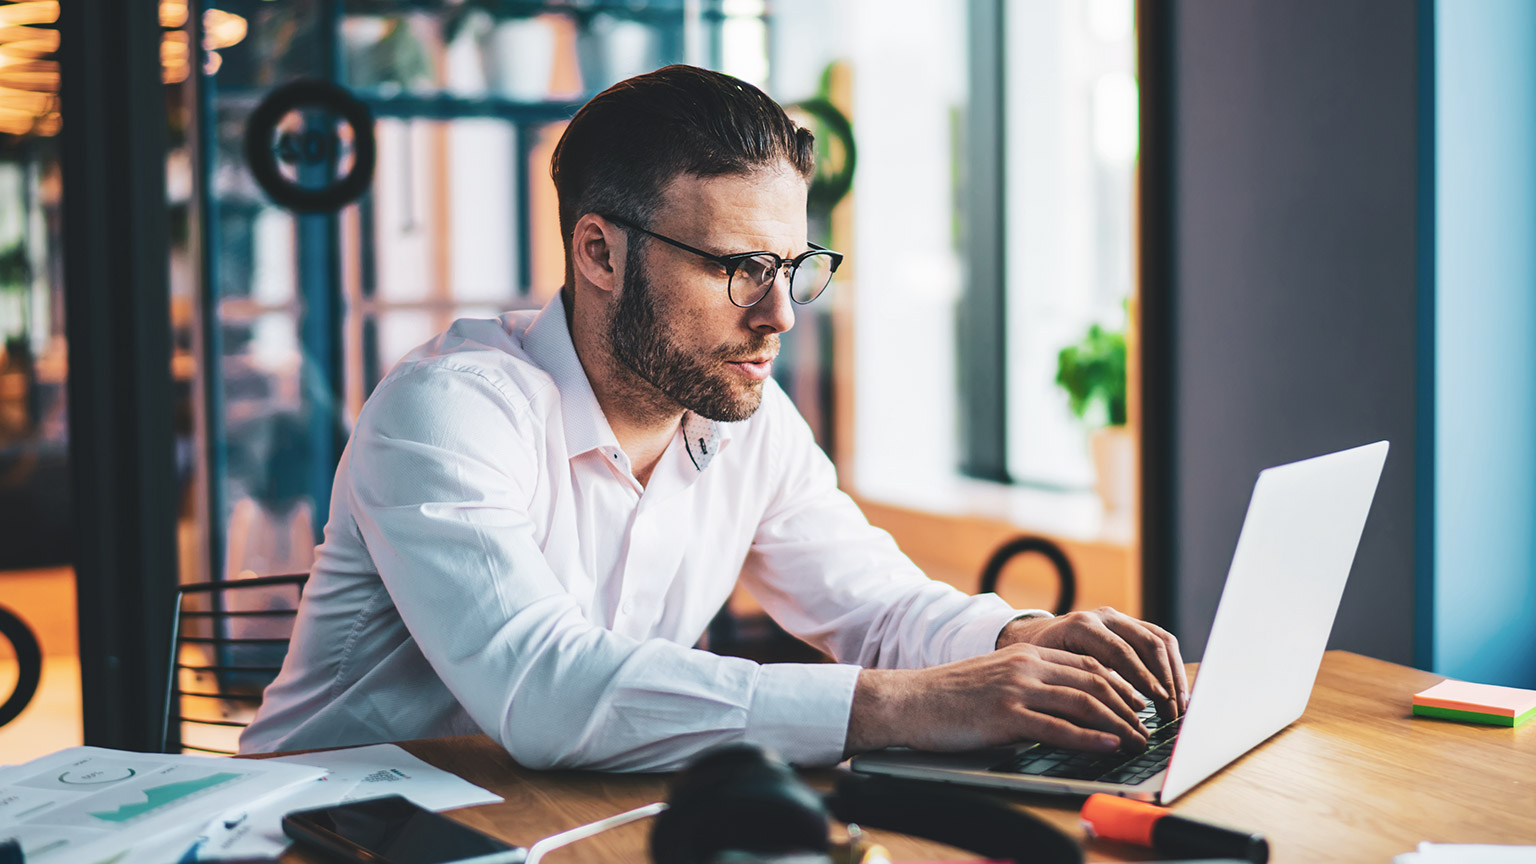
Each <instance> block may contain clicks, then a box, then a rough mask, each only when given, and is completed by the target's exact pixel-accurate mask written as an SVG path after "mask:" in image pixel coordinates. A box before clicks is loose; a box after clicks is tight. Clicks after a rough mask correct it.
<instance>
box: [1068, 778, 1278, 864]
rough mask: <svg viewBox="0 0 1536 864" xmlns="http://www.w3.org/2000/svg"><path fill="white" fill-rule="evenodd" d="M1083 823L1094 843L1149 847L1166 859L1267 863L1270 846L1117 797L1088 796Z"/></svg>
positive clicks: (1255, 836)
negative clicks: (1228, 859)
mask: <svg viewBox="0 0 1536 864" xmlns="http://www.w3.org/2000/svg"><path fill="white" fill-rule="evenodd" d="M1082 819H1083V827H1085V828H1087V829H1088V833H1089V835H1091V836H1093V837H1103V838H1104V839H1106V840H1119V841H1121V842H1123V843H1135V844H1136V845H1138V846H1150V847H1152V848H1153V849H1156V850H1157V851H1158V852H1159V853H1161V854H1163V855H1177V856H1180V857H1188V858H1235V859H1238V860H1240V861H1252V862H1253V864H1265V862H1267V861H1268V860H1269V841H1268V840H1265V839H1264V838H1263V837H1262V836H1260V835H1258V834H1249V833H1246V832H1243V831H1234V830H1233V829H1231V828H1223V827H1221V826H1220V825H1212V824H1210V823H1209V822H1198V821H1196V820H1194V819H1188V818H1186V817H1183V816H1175V815H1173V814H1172V813H1171V812H1169V810H1168V809H1167V808H1166V807H1159V806H1157V805H1156V804H1147V803H1145V802H1142V801H1132V800H1131V799H1129V798H1121V797H1120V796H1118V795H1105V794H1103V793H1099V794H1097V795H1089V796H1088V800H1087V801H1086V802H1084V803H1083V814H1082Z"/></svg>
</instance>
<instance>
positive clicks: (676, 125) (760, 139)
mask: <svg viewBox="0 0 1536 864" xmlns="http://www.w3.org/2000/svg"><path fill="white" fill-rule="evenodd" d="M781 163H782V164H784V165H788V166H790V167H791V168H793V169H794V170H795V171H796V172H798V173H799V174H800V175H801V176H802V177H805V178H806V179H807V180H809V179H810V176H811V172H812V171H813V170H814V167H815V152H814V148H813V146H812V137H811V133H810V132H808V131H807V130H805V129H802V128H800V127H799V126H796V125H795V123H794V121H792V120H790V119H789V116H788V115H786V114H785V113H784V109H783V108H781V107H779V104H778V103H777V102H774V101H773V100H772V99H770V98H768V94H766V93H764V92H763V91H761V90H759V89H757V88H756V87H753V86H752V85H751V84H748V83H747V82H745V81H742V80H740V79H737V78H732V77H731V76H729V75H725V74H722V73H720V72H712V71H710V70H708V69H700V68H698V67H696V66H665V67H663V68H661V69H657V70H656V71H654V72H647V73H646V74H644V75H637V76H635V77H633V78H630V79H627V80H624V81H620V82H619V83H617V84H615V85H613V86H612V87H609V88H608V89H607V90H604V91H603V92H601V93H599V94H598V95H597V96H595V97H593V99H592V101H590V102H588V103H587V104H586V105H584V106H582V109H581V110H580V111H578V112H576V116H575V117H573V118H572V119H571V123H570V125H569V126H567V127H566V130H565V134H563V135H561V136H560V143H559V144H558V145H556V146H555V155H554V158H553V159H551V160H550V166H549V173H550V176H551V177H553V178H554V181H555V190H556V192H557V193H558V195H559V199H560V235H561V237H562V238H563V239H564V241H565V284H566V285H567V286H570V285H571V284H573V283H572V281H571V280H572V272H571V234H572V232H573V231H575V229H576V220H578V219H580V218H581V217H582V216H583V215H585V214H587V213H606V214H610V215H614V216H618V217H620V218H623V219H628V220H630V221H633V222H635V223H637V224H640V225H649V224H650V221H651V217H652V216H653V215H654V214H655V210H656V206H657V204H658V203H659V199H660V197H661V192H662V189H663V188H664V187H665V186H666V184H667V183H668V182H670V181H671V180H672V179H673V178H675V177H677V176H679V175H683V174H691V175H695V176H699V177H718V176H722V175H727V174H747V173H750V172H752V171H753V170H756V169H759V168H767V167H772V166H775V165H777V164H781Z"/></svg>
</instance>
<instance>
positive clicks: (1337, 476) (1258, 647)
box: [852, 441, 1388, 804]
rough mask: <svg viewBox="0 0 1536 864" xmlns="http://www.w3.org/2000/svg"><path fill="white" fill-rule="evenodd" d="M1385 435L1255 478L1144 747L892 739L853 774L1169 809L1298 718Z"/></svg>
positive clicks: (1376, 475) (1361, 524)
mask: <svg viewBox="0 0 1536 864" xmlns="http://www.w3.org/2000/svg"><path fill="white" fill-rule="evenodd" d="M1387 447H1388V444H1387V442H1386V441H1378V442H1376V443H1374V444H1367V445H1365V446H1363V447H1356V448H1354V449H1351V450H1344V451H1341V452H1338V453H1331V454H1329V455H1326V456H1319V457H1317V458H1314V459H1307V460H1304V461H1301V462H1293V463H1291V464H1288V465H1280V466H1277V467H1275V468H1270V469H1267V470H1265V471H1263V472H1261V473H1260V474H1259V479H1258V482H1257V483H1255V484H1254V487H1253V497H1252V499H1251V500H1250V501H1249V502H1248V515H1247V517H1246V518H1245V519H1244V521H1243V529H1242V532H1241V533H1240V534H1239V535H1238V539H1237V551H1236V552H1235V553H1234V554H1233V556H1232V566H1231V569H1229V570H1228V572H1227V582H1226V587H1225V588H1224V589H1223V590H1222V594H1221V603H1220V605H1219V606H1218V607H1217V609H1216V620H1215V622H1214V623H1213V624H1212V626H1211V633H1210V639H1209V640H1208V641H1207V643H1206V648H1205V656H1204V657H1203V659H1202V661H1201V663H1200V669H1199V674H1198V675H1197V676H1196V678H1195V684H1194V689H1193V690H1192V691H1191V692H1190V697H1189V707H1188V708H1187V710H1186V711H1185V712H1184V714H1183V716H1182V717H1181V718H1179V719H1178V720H1176V721H1173V722H1172V723H1167V724H1164V723H1162V722H1161V721H1160V720H1159V718H1157V716H1156V714H1155V713H1154V712H1153V710H1152V709H1151V708H1150V707H1148V708H1146V709H1145V710H1143V712H1142V718H1143V721H1144V722H1145V723H1146V724H1147V728H1148V731H1149V732H1150V733H1151V734H1150V736H1149V740H1148V742H1147V749H1146V750H1145V751H1144V752H1142V753H1113V754H1107V755H1105V754H1091V753H1075V752H1072V751H1068V750H1062V749H1059V748H1055V747H1051V746H1048V745H1044V744H1035V743H1032V742H1027V741H1026V742H1020V743H1018V744H1015V745H1011V746H1008V747H994V748H989V749H986V750H977V751H971V752H966V753H930V752H924V751H919V750H907V749H902V748H892V749H888V750H880V751H876V752H874V753H868V754H865V755H862V756H857V757H855V758H854V759H853V763H852V767H853V770H854V771H858V772H861V773H865V774H880V775H887V776H895V777H904V778H910V779H917V780H939V781H945V782H950V783H961V784H966V785H975V786H994V787H1000V788H1005V789H1014V790H1018V791H1029V792H1048V793H1050V792H1055V793H1064V794H1070V795H1089V794H1092V793H1095V792H1107V793H1110V794H1114V795H1122V796H1125V797H1128V798H1135V799H1138V800H1142V801H1154V802H1158V803H1162V804H1167V803H1169V802H1171V801H1173V800H1174V799H1175V798H1178V797H1179V796H1180V795H1183V794H1184V793H1185V792H1188V791H1189V790H1190V789H1193V788H1194V787H1195V786H1197V785H1199V784H1200V783H1201V782H1202V781H1204V780H1205V779H1206V778H1207V777H1210V776H1211V775H1212V774H1215V773H1216V772H1217V771H1220V770H1221V769H1222V768H1224V767H1225V766H1226V765H1227V764H1228V763H1230V762H1231V761H1232V760H1234V759H1236V758H1237V757H1239V756H1241V755H1243V754H1244V753H1247V752H1248V751H1249V750H1252V749H1253V748H1254V747H1257V746H1258V745H1259V744H1261V743H1263V742H1264V741H1265V740H1267V739H1269V738H1270V737H1271V736H1272V735H1274V734H1275V733H1277V732H1279V731H1280V730H1282V729H1284V728H1285V727H1286V726H1289V725H1290V724H1291V723H1292V722H1294V721H1295V720H1296V719H1297V718H1298V717H1300V716H1301V714H1302V711H1304V710H1305V709H1306V707H1307V699H1308V698H1309V697H1310V696H1311V692H1312V685H1313V684H1314V683H1315V682H1316V680H1317V670H1318V667H1319V666H1320V665H1321V664H1322V660H1323V651H1324V650H1325V649H1326V647H1327V644H1328V634H1329V631H1331V630H1332V629H1333V619H1334V616H1335V615H1336V614H1337V613H1338V609H1339V600H1340V599H1341V598H1342V597H1343V594H1344V582H1345V580H1346V579H1347V578H1348V576H1349V570H1350V566H1351V565H1352V564H1353V563H1354V558H1355V550H1356V549H1357V548H1358V547H1359V545H1360V534H1361V532H1362V531H1363V530H1364V528H1365V519H1366V515H1367V514H1368V513H1369V512H1370V509H1371V501H1372V499H1374V498H1375V496H1376V484H1377V481H1378V480H1380V478H1381V468H1382V465H1383V464H1384V463H1385V462H1386V458H1387Z"/></svg>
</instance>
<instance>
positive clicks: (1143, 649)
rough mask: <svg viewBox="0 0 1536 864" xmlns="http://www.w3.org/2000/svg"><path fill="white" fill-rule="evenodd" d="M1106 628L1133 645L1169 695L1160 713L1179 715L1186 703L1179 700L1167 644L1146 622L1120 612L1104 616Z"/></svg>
mask: <svg viewBox="0 0 1536 864" xmlns="http://www.w3.org/2000/svg"><path fill="white" fill-rule="evenodd" d="M1104 626H1105V627H1106V628H1107V629H1109V630H1110V632H1112V633H1114V634H1115V635H1116V636H1119V637H1120V638H1121V639H1123V640H1124V641H1125V642H1126V644H1128V645H1130V646H1131V647H1132V648H1133V649H1134V650H1135V651H1136V656H1137V657H1138V658H1140V660H1141V662H1142V665H1143V666H1144V667H1145V668H1146V669H1147V671H1148V673H1149V674H1150V675H1151V676H1152V677H1153V678H1155V679H1157V682H1158V684H1159V685H1160V686H1161V687H1162V690H1163V692H1164V694H1166V696H1165V697H1164V698H1163V699H1161V700H1159V703H1158V706H1157V707H1158V710H1159V712H1161V713H1162V714H1163V716H1164V717H1167V718H1169V719H1173V718H1174V717H1177V716H1179V714H1180V713H1181V712H1182V711H1183V704H1182V702H1181V701H1180V699H1179V695H1180V691H1179V686H1178V681H1177V679H1176V678H1175V676H1174V672H1173V664H1172V663H1171V662H1170V658H1169V657H1168V645H1167V643H1166V642H1164V641H1163V640H1162V639H1160V638H1158V637H1157V636H1156V635H1155V634H1153V633H1152V631H1151V630H1149V629H1148V628H1147V626H1146V625H1145V624H1144V623H1143V622H1141V621H1137V620H1136V619H1135V618H1131V617H1130V616H1128V615H1123V614H1121V613H1119V612H1113V613H1108V614H1105V616H1104Z"/></svg>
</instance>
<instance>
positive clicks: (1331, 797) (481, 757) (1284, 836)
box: [283, 651, 1536, 864]
mask: <svg viewBox="0 0 1536 864" xmlns="http://www.w3.org/2000/svg"><path fill="white" fill-rule="evenodd" d="M1439 680H1440V676H1438V675H1434V674H1431V673H1428V672H1420V671H1418V670H1415V669H1409V668H1407V667H1404V666H1398V665H1395V664H1392V663H1385V662H1382V661H1380V660H1372V659H1370V658H1367V657H1361V656H1359V655H1356V654H1349V653H1346V652H1341V651H1331V652H1329V653H1328V655H1327V656H1326V657H1325V658H1324V660H1323V667H1322V671H1321V673H1320V674H1319V676H1318V680H1317V686H1316V688H1315V689H1314V690H1313V693H1312V700H1311V702H1310V703H1309V704H1308V706H1307V711H1306V714H1305V715H1303V716H1302V718H1301V719H1300V720H1298V721H1297V722H1296V723H1294V724H1292V725H1291V727H1290V728H1288V729H1286V730H1285V731H1283V732H1281V733H1280V734H1279V735H1277V736H1275V737H1274V738H1273V739H1272V740H1270V741H1269V742H1268V743H1266V744H1264V745H1263V746H1261V747H1259V748H1258V749H1256V750H1254V751H1253V752H1251V753H1249V754H1248V755H1246V756H1244V757H1243V758H1241V759H1239V760H1238V761H1236V762H1234V763H1233V764H1231V765H1229V766H1227V768H1226V769H1224V770H1223V771H1221V772H1219V773H1218V774H1217V775H1216V776H1215V777H1213V778H1211V779H1210V780H1207V781H1206V782H1205V783H1204V784H1203V785H1201V786H1200V787H1199V788H1197V789H1195V790H1194V791H1192V792H1190V793H1188V794H1186V795H1185V796H1184V797H1182V798H1180V799H1179V800H1178V801H1177V802H1175V803H1174V805H1173V809H1174V810H1175V811H1177V812H1180V813H1183V814H1186V815H1189V816H1194V817H1197V818H1203V819H1209V820H1212V821H1219V822H1224V823H1227V824H1229V825H1233V826H1238V827H1242V828H1245V829H1248V830H1251V831H1256V832H1259V833H1262V834H1264V835H1266V836H1268V837H1269V841H1270V848H1271V850H1272V856H1271V858H1270V860H1271V861H1273V862H1276V864H1316V862H1335V861H1337V862H1351V864H1354V862H1362V864H1364V862H1381V864H1386V862H1390V861H1391V859H1392V856H1393V855H1396V854H1398V853H1401V852H1406V851H1409V850H1411V849H1413V848H1414V847H1415V846H1417V844H1418V843H1419V841H1421V840H1430V841H1434V842H1440V843H1513V844H1531V845H1536V722H1532V723H1528V724H1526V725H1525V726H1523V727H1521V728H1519V729H1505V728H1497V727H1491V726H1489V727H1483V726H1470V725H1462V724H1458V723H1450V722H1445V721H1439V720H1429V719H1425V718H1415V717H1412V715H1411V714H1410V711H1409V699H1410V698H1411V696H1412V694H1414V693H1416V692H1418V691H1419V690H1423V689H1424V688H1426V687H1428V686H1430V685H1432V684H1434V683H1435V682H1437V681H1439ZM404 747H405V748H406V749H407V750H409V751H411V752H412V753H414V754H416V755H417V756H419V757H421V758H422V759H425V760H426V761H428V762H431V763H432V764H434V765H437V766H439V767H441V768H444V769H446V770H449V771H452V772H454V773H456V774H459V775H460V776H463V777H465V778H466V779H468V780H470V781H471V782H474V783H477V784H479V785H481V786H484V787H486V788H488V789H491V790H492V791H495V792H496V793H498V794H500V795H503V796H505V797H506V799H507V800H506V802H505V803H503V804H496V805H490V806H485V807H474V808H468V809H465V810H458V811H454V812H453V813H452V816H453V817H454V818H455V819H458V820H459V821H461V822H464V823H467V824H469V825H473V826H475V827H477V828H480V829H481V830H484V831H487V832H488V833H491V834H495V835H497V836H499V837H502V838H504V839H506V840H508V841H511V842H513V843H517V844H519V845H528V844H531V843H532V842H533V841H535V840H537V839H539V838H540V837H543V836H545V835H548V834H552V833H555V832H557V831H563V830H565V829H567V828H572V827H575V826H576V825H580V824H583V823H586V822H591V821H594V820H597V819H601V818H603V817H606V816H611V815H613V814H615V813H618V812H621V811H623V810H628V809H630V808H632V807H638V806H640V805H642V804H646V803H648V802H651V801H657V800H661V799H663V798H665V797H666V778H665V777H664V776H663V775H613V774H596V773H588V772H575V771H564V772H538V771H529V770H527V769H524V768H520V767H518V766H517V765H515V764H514V763H513V762H512V761H511V759H510V758H509V757H508V756H507V754H506V752H505V751H503V750H502V749H501V748H500V747H498V746H496V745H495V744H493V743H492V742H491V740H490V739H489V738H486V737H483V736H473V737H466V738H445V739H435V740H429V741H413V742H408V743H406V744H405V745H404ZM834 776H835V775H834V773H833V772H832V771H819V772H812V773H811V774H810V775H809V777H810V778H811V779H812V781H813V782H816V783H818V784H825V783H828V782H829V781H830V779H831V778H833V777H834ZM1013 798H1014V800H1016V801H1017V802H1018V804H1019V806H1021V807H1028V808H1030V809H1032V810H1034V811H1035V812H1037V813H1039V814H1041V815H1042V816H1044V817H1045V818H1047V819H1049V820H1051V821H1052V822H1054V823H1055V824H1057V825H1058V826H1060V827H1061V828H1062V829H1064V830H1066V831H1067V832H1069V833H1070V834H1072V835H1073V836H1076V837H1082V836H1083V833H1082V830H1081V828H1080V827H1079V826H1078V821H1077V803H1076V802H1074V801H1068V800H1062V801H1059V802H1058V801H1055V800H1054V799H1041V798H1038V797H1029V798H1026V797H1023V796H1013ZM649 832H650V826H649V824H648V822H640V823H635V824H631V825H627V826H625V827H623V828H619V829H616V830H614V831H610V832H608V833H607V834H603V835H599V836H597V837H594V838H591V839H588V840H583V841H579V842H578V843H576V844H575V845H572V846H569V847H566V848H565V849H562V850H558V851H556V852H554V853H551V855H550V856H549V858H548V859H547V860H548V861H550V862H551V864H566V862H578V861H579V862H588V861H593V862H638V861H644V860H647V858H646V856H645V850H646V848H647V847H646V844H647V840H648V838H649V836H650V833H649ZM873 833H874V834H875V835H876V836H878V837H879V838H880V839H881V841H882V842H884V843H885V844H886V845H887V846H888V847H889V848H890V850H891V852H892V853H894V855H895V858H896V860H898V861H899V860H909V861H910V860H916V859H926V860H934V859H940V858H943V857H945V856H955V857H960V856H958V855H957V854H956V853H955V850H951V849H948V848H947V847H944V846H940V845H938V844H935V843H930V842H927V841H921V840H916V839H912V838H907V837H903V836H901V835H895V834H890V833H888V832H873ZM1086 848H1087V860H1088V861H1148V860H1153V856H1151V855H1149V854H1146V852H1144V851H1143V850H1140V849H1137V848H1135V847H1129V846H1124V845H1120V844H1113V843H1107V842H1104V841H1092V842H1088V844H1087V847H1086ZM283 860H284V861H285V862H311V861H317V860H318V859H313V858H308V857H306V856H304V855H302V854H300V853H297V852H292V851H290V852H289V853H288V855H287V856H285V857H284V859H283Z"/></svg>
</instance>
